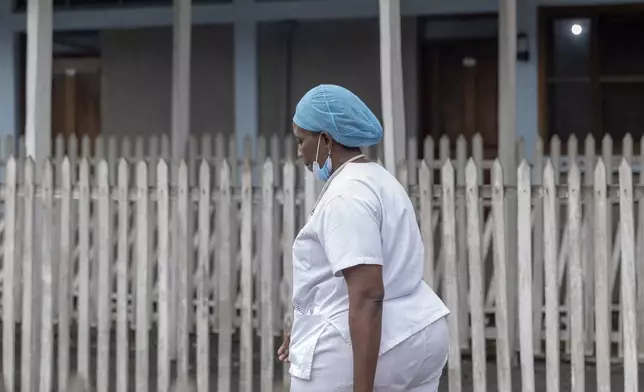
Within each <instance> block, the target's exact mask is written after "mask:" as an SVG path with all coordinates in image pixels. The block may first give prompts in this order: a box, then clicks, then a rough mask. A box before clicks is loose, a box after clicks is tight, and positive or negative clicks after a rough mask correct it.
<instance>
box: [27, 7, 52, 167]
mask: <svg viewBox="0 0 644 392" xmlns="http://www.w3.org/2000/svg"><path fill="white" fill-rule="evenodd" d="M52 28H53V26H52V0H28V1H27V92H26V97H27V100H26V105H27V110H26V126H25V144H26V149H27V155H28V156H31V157H32V158H34V159H35V160H36V162H37V167H39V168H40V167H41V166H42V162H43V160H44V159H45V158H47V157H48V156H49V155H50V154H51V84H52V82H51V78H52V45H53V30H52Z"/></svg>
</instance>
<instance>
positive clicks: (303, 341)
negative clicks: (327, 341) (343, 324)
mask: <svg viewBox="0 0 644 392" xmlns="http://www.w3.org/2000/svg"><path fill="white" fill-rule="evenodd" d="M328 325H329V324H328V322H327V321H326V319H325V318H324V317H323V316H321V315H310V314H302V313H300V312H298V311H296V312H295V314H294V317H293V327H292V328H291V345H290V347H289V356H288V358H289V362H291V366H290V369H289V373H290V374H291V375H292V376H293V377H297V378H300V379H302V380H310V379H311V370H312V368H313V357H314V355H315V348H316V346H317V344H318V340H319V339H320V336H321V335H322V333H323V332H324V330H325V329H326V328H327V327H328Z"/></svg>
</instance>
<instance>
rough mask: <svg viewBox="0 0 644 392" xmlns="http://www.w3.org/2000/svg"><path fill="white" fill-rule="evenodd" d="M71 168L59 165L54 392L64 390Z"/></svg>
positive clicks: (65, 163) (67, 164)
mask: <svg viewBox="0 0 644 392" xmlns="http://www.w3.org/2000/svg"><path fill="white" fill-rule="evenodd" d="M71 170H72V169H71V165H70V161H69V159H68V158H67V157H65V158H64V159H63V161H62V165H61V178H60V187H61V195H60V196H61V200H60V227H59V230H60V236H59V240H60V252H59V254H60V256H59V266H58V390H59V391H66V390H67V379H68V378H69V350H70V339H71V336H70V324H71V312H70V305H71V281H72V279H71V278H72V276H73V264H72V262H73V260H72V232H71V228H72V182H71V177H72V174H71Z"/></svg>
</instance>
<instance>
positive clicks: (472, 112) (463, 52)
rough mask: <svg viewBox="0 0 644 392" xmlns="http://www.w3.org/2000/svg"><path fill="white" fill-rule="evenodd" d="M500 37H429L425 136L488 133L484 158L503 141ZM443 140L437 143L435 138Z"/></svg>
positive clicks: (425, 66)
mask: <svg viewBox="0 0 644 392" xmlns="http://www.w3.org/2000/svg"><path fill="white" fill-rule="evenodd" d="M497 45H498V43H497V39H496V37H485V38H458V39H448V40H429V41H426V42H425V43H424V44H423V47H422V49H421V50H422V56H421V59H422V60H421V61H422V68H421V72H422V92H423V93H422V101H421V102H422V105H423V107H422V108H421V111H420V113H421V119H420V120H421V124H422V132H423V133H424V134H423V135H422V137H425V136H428V135H430V136H432V137H433V138H434V140H435V141H438V139H439V138H441V137H442V136H443V135H447V136H448V137H449V138H450V140H451V141H452V143H451V144H452V148H455V143H454V141H455V140H456V138H457V137H458V136H459V135H463V136H465V138H466V139H467V140H468V145H469V144H470V140H471V138H472V137H473V136H474V135H475V134H477V133H479V134H481V136H482V138H483V148H484V158H488V157H493V156H494V155H495V154H496V151H497V146H498V131H497V130H498V112H497V111H498V109H497V107H498V46H497ZM436 145H437V146H438V143H436Z"/></svg>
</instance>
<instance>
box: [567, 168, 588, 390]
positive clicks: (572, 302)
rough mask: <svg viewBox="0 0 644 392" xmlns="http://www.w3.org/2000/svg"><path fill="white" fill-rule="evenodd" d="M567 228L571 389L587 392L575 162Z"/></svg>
mask: <svg viewBox="0 0 644 392" xmlns="http://www.w3.org/2000/svg"><path fill="white" fill-rule="evenodd" d="M568 224H569V229H568V232H569V239H570V243H569V247H570V258H569V263H568V298H569V299H568V304H569V305H568V306H569V308H568V309H569V312H568V319H569V325H570V333H569V335H570V338H569V343H570V351H571V355H572V357H571V362H572V368H571V371H572V374H571V384H572V385H571V388H572V391H573V392H584V391H585V388H586V382H585V377H586V374H585V357H584V352H585V347H584V336H585V335H584V294H583V284H584V282H583V275H582V274H583V269H582V264H581V175H580V172H579V167H578V166H577V163H576V162H572V164H571V166H570V170H569V171H568Z"/></svg>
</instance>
